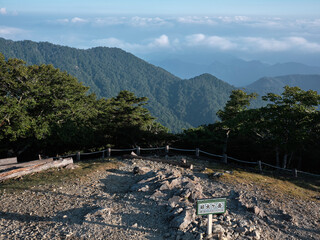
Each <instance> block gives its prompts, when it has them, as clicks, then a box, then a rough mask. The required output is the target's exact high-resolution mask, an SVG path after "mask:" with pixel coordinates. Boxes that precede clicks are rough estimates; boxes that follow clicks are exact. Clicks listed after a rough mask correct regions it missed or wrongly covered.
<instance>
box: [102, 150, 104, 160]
mask: <svg viewBox="0 0 320 240" xmlns="http://www.w3.org/2000/svg"><path fill="white" fill-rule="evenodd" d="M102 159H104V150H102Z"/></svg>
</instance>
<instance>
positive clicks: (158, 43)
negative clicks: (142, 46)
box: [149, 34, 170, 47]
mask: <svg viewBox="0 0 320 240" xmlns="http://www.w3.org/2000/svg"><path fill="white" fill-rule="evenodd" d="M149 46H150V47H169V46H170V41H169V38H168V36H167V35H165V34H163V35H161V36H160V37H159V38H156V39H155V40H154V42H153V43H151V44H149Z"/></svg>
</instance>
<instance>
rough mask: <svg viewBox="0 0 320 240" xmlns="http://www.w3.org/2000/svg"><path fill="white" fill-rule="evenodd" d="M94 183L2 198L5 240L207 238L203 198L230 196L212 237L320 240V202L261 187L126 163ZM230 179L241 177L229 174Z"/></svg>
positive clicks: (93, 177) (0, 229)
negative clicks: (199, 205) (200, 208)
mask: <svg viewBox="0 0 320 240" xmlns="http://www.w3.org/2000/svg"><path fill="white" fill-rule="evenodd" d="M121 161H122V163H123V164H122V165H121V167H119V168H118V169H113V170H108V171H97V172H95V173H94V174H90V176H88V178H86V181H82V180H72V181H69V182H65V183H64V184H63V185H45V186H35V187H33V188H31V189H28V190H24V191H20V192H16V193H6V192H4V193H0V194H1V195H0V239H117V240H118V239H172V240H177V239H185V240H187V239H190V240H191V239H205V238H206V228H207V217H206V216H197V215H196V214H195V208H196V200H197V199H201V198H212V197H226V199H227V212H226V213H225V214H223V215H220V216H218V215H214V217H213V232H214V234H213V236H212V237H211V238H212V239H219V238H220V239H302V240H309V239H320V201H319V199H315V200H314V201H305V200H298V199H295V198H292V197H289V196H288V197H286V198H283V197H282V198H281V199H278V198H277V197H276V196H272V195H270V194H267V193H266V191H265V190H264V189H260V188H258V187H257V186H255V185H254V184H252V185H244V184H234V183H232V184H231V183H226V182H223V181H220V180H219V178H218V177H219V175H221V173H217V174H215V175H216V177H214V178H208V175H207V174H204V173H203V168H202V167H199V166H195V167H194V169H193V170H190V169H184V168H181V167H176V166H172V165H169V164H165V163H160V162H154V161H146V160H129V159H124V160H121ZM223 174H233V173H232V172H228V171H227V172H224V173H223Z"/></svg>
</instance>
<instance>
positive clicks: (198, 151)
mask: <svg viewBox="0 0 320 240" xmlns="http://www.w3.org/2000/svg"><path fill="white" fill-rule="evenodd" d="M199 156H200V150H199V148H196V157H199Z"/></svg>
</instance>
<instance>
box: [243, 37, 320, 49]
mask: <svg viewBox="0 0 320 240" xmlns="http://www.w3.org/2000/svg"><path fill="white" fill-rule="evenodd" d="M241 40H242V41H243V42H242V44H241V45H242V50H244V51H255V52H284V51H303V52H320V44H319V43H315V42H310V41H308V40H307V39H305V38H303V37H286V38H281V39H268V38H258V37H255V38H254V37H250V38H242V39H240V41H241Z"/></svg>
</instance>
